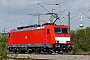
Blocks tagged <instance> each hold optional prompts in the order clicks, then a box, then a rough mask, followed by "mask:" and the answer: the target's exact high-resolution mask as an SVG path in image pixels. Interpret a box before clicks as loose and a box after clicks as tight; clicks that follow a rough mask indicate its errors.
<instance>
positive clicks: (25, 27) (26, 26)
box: [17, 23, 55, 30]
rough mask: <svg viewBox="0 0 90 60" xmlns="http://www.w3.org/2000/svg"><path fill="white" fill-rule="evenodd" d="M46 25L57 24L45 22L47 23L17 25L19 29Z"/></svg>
mask: <svg viewBox="0 0 90 60" xmlns="http://www.w3.org/2000/svg"><path fill="white" fill-rule="evenodd" d="M45 25H55V24H53V23H45V24H42V25H37V24H34V25H28V26H21V27H17V29H18V30H21V29H24V28H30V27H31V28H32V27H34V28H37V27H43V26H45Z"/></svg>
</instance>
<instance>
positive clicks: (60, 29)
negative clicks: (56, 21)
mask: <svg viewBox="0 0 90 60" xmlns="http://www.w3.org/2000/svg"><path fill="white" fill-rule="evenodd" d="M54 32H55V33H63V34H67V33H68V28H54Z"/></svg>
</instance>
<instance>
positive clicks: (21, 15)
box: [0, 0, 90, 32]
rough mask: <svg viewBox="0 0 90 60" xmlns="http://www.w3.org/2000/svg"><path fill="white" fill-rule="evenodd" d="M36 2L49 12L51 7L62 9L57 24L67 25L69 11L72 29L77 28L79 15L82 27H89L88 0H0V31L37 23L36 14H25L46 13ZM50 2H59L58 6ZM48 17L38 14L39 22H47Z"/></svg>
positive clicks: (57, 9)
mask: <svg viewBox="0 0 90 60" xmlns="http://www.w3.org/2000/svg"><path fill="white" fill-rule="evenodd" d="M37 3H40V5H41V6H43V7H44V8H45V9H47V10H48V11H49V12H52V9H54V10H53V12H54V13H59V11H61V12H63V11H64V12H63V13H62V14H61V15H60V18H61V19H60V20H61V21H59V20H58V21H57V24H63V25H68V17H67V14H68V12H69V11H70V12H71V18H72V19H71V29H72V30H76V29H78V28H79V25H80V15H82V17H83V18H82V22H83V25H84V28H86V27H90V22H89V21H90V19H89V18H88V17H90V4H89V3H90V0H0V32H2V30H3V29H4V28H6V31H7V32H9V30H11V29H14V28H16V27H18V26H21V25H32V24H37V21H38V18H37V16H33V15H27V14H37V13H40V14H46V13H48V11H47V10H45V9H44V8H43V7H41V6H40V5H38V4H37ZM52 4H60V6H59V5H52ZM59 7H61V8H59ZM79 10H80V11H81V12H80V11H79ZM82 12H83V13H84V14H85V15H86V16H85V15H84V14H83V13H82ZM73 17H74V18H73ZM49 19H50V16H46V15H40V21H41V22H40V23H41V24H42V23H45V22H49Z"/></svg>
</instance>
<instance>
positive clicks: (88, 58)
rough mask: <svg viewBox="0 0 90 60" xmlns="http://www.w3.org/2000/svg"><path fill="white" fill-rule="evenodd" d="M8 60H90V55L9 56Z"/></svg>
mask: <svg viewBox="0 0 90 60" xmlns="http://www.w3.org/2000/svg"><path fill="white" fill-rule="evenodd" d="M7 57H8V60H9V59H11V60H15V59H19V60H29V59H31V60H90V55H63V54H52V55H50V54H8V55H7Z"/></svg>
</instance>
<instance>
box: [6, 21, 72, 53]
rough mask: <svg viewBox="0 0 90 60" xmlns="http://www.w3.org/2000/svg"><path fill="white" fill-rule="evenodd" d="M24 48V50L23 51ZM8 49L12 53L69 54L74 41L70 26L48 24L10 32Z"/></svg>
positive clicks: (20, 28)
mask: <svg viewBox="0 0 90 60" xmlns="http://www.w3.org/2000/svg"><path fill="white" fill-rule="evenodd" d="M22 48H24V50H23V49H22ZM8 49H9V51H11V52H15V53H16V52H18V51H20V52H22V51H23V52H25V51H29V52H30V53H31V52H34V51H35V52H39V53H40V52H42V51H43V52H49V53H50V54H51V53H52V52H58V53H63V52H68V51H69V50H71V49H72V39H71V36H70V33H69V29H68V26H65V25H56V24H53V23H46V24H43V25H30V26H22V27H18V28H17V30H16V29H13V30H11V31H10V34H9V36H8Z"/></svg>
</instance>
